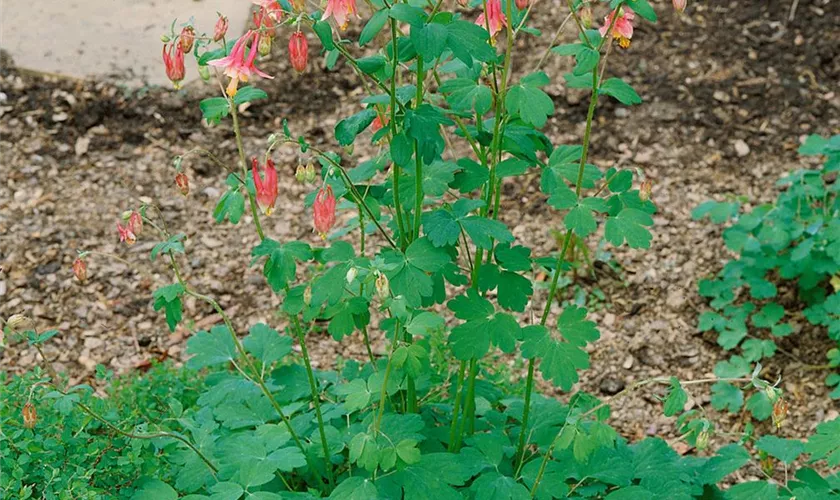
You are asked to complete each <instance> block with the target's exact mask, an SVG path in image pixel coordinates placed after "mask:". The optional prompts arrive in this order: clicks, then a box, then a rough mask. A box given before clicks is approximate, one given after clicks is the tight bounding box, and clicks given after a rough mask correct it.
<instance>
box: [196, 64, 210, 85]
mask: <svg viewBox="0 0 840 500" xmlns="http://www.w3.org/2000/svg"><path fill="white" fill-rule="evenodd" d="M198 76H200V77H201V79H202V80H204V81H205V82H209V81H210V68H208V67H207V66H199V67H198Z"/></svg>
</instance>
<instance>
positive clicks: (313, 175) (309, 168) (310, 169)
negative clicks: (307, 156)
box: [304, 162, 318, 183]
mask: <svg viewBox="0 0 840 500" xmlns="http://www.w3.org/2000/svg"><path fill="white" fill-rule="evenodd" d="M317 178H318V174H317V172H315V165H313V164H312V162H309V163H307V164H306V169H305V175H304V180H305V181H306V182H308V183H313V182H315V179H317Z"/></svg>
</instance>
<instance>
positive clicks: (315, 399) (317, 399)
mask: <svg viewBox="0 0 840 500" xmlns="http://www.w3.org/2000/svg"><path fill="white" fill-rule="evenodd" d="M293 324H294V327H295V332H296V333H297V337H298V342H300V352H301V354H302V355H303V364H304V365H305V366H306V375H307V377H308V378H309V390H310V391H311V393H312V403H313V404H314V405H315V417H316V418H317V419H318V433H319V434H320V435H321V445H322V447H323V450H324V467H326V469H327V480H328V481H329V482H330V487H332V488H334V487H335V478H334V477H333V470H332V463H331V461H330V446H329V443H328V442H327V434H326V431H325V430H324V417H323V415H322V413H321V396H320V393H319V392H318V385H317V384H316V382H315V374H314V372H313V371H312V364H311V362H310V360H309V350H308V349H307V348H306V339H305V338H304V335H303V330H302V329H301V327H300V321H299V320H298V317H297V315H295V316H294V321H293Z"/></svg>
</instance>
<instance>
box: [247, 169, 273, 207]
mask: <svg viewBox="0 0 840 500" xmlns="http://www.w3.org/2000/svg"><path fill="white" fill-rule="evenodd" d="M260 170H261V171H262V175H260V172H259V171H260ZM251 173H252V174H253V176H254V189H255V190H256V191H257V205H259V206H260V210H262V212H263V213H264V214H265V215H271V212H272V211H274V202H275V201H277V169H276V168H274V161H272V159H271V158H269V159H268V160H266V162H265V165H263V166H262V167H260V165H259V163H257V158H256V157H253V158H251Z"/></svg>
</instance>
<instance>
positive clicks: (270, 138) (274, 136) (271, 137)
mask: <svg viewBox="0 0 840 500" xmlns="http://www.w3.org/2000/svg"><path fill="white" fill-rule="evenodd" d="M275 144H277V134H271V135H269V136H268V147H273V146H274V145H275Z"/></svg>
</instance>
